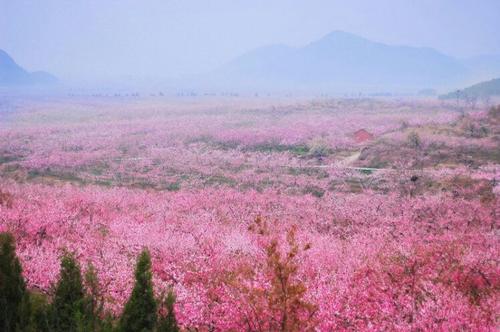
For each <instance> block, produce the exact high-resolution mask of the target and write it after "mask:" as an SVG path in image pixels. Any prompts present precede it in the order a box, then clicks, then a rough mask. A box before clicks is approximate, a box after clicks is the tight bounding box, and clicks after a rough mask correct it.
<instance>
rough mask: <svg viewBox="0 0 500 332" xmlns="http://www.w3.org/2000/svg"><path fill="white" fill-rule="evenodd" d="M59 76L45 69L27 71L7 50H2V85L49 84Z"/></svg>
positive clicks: (0, 61)
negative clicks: (44, 70)
mask: <svg viewBox="0 0 500 332" xmlns="http://www.w3.org/2000/svg"><path fill="white" fill-rule="evenodd" d="M56 82H57V78H55V77H54V76H52V75H51V74H49V73H46V72H43V71H36V72H32V73H30V72H27V71H26V70H25V69H23V68H22V67H21V66H19V65H18V64H17V63H16V62H15V61H14V60H13V59H12V58H11V57H10V56H9V55H8V54H7V53H6V52H5V51H2V50H0V86H20V85H47V84H54V83H56Z"/></svg>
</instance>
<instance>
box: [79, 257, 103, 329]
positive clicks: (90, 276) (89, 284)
mask: <svg viewBox="0 0 500 332" xmlns="http://www.w3.org/2000/svg"><path fill="white" fill-rule="evenodd" d="M85 288H86V291H87V292H86V295H85V300H84V313H85V315H84V322H83V324H84V328H83V330H84V331H100V330H101V329H102V324H103V320H102V316H103V312H104V300H103V296H102V291H101V288H100V286H99V279H98V277H97V272H96V270H95V268H94V266H93V265H92V264H91V263H90V264H89V265H88V267H87V271H86V272H85Z"/></svg>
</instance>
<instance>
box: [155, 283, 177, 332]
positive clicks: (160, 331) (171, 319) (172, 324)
mask: <svg viewBox="0 0 500 332" xmlns="http://www.w3.org/2000/svg"><path fill="white" fill-rule="evenodd" d="M163 304H164V306H165V315H164V316H163V317H161V318H160V320H159V322H158V328H157V332H179V327H178V326H177V319H176V318H175V311H174V304H175V294H174V292H173V291H172V290H169V291H168V293H167V297H166V298H165V301H164V302H163Z"/></svg>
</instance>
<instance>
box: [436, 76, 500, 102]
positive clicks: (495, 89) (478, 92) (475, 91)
mask: <svg viewBox="0 0 500 332" xmlns="http://www.w3.org/2000/svg"><path fill="white" fill-rule="evenodd" d="M457 94H458V96H462V97H466V96H467V97H494V96H500V78H496V79H493V80H489V81H486V82H481V83H477V84H474V85H472V86H469V87H467V88H465V89H460V90H455V91H453V92H450V93H448V94H445V95H442V96H439V97H440V98H442V99H450V98H457Z"/></svg>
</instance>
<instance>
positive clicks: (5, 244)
mask: <svg viewBox="0 0 500 332" xmlns="http://www.w3.org/2000/svg"><path fill="white" fill-rule="evenodd" d="M25 301H27V299H26V284H25V282H24V279H23V276H22V268H21V264H20V263H19V259H18V258H17V256H16V248H15V242H14V237H13V236H12V235H11V234H9V233H0V330H1V331H14V330H15V329H16V326H19V325H20V323H21V315H20V313H21V311H22V310H21V309H22V307H24V306H25V304H23V302H25Z"/></svg>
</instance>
